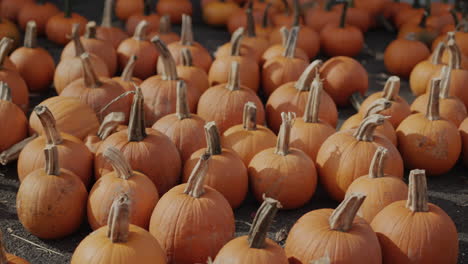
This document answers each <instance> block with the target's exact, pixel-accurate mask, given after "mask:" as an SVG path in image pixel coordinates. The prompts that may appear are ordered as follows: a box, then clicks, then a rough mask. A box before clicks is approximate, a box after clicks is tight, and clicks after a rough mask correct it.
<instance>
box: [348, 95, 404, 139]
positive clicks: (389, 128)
mask: <svg viewBox="0 0 468 264" xmlns="http://www.w3.org/2000/svg"><path fill="white" fill-rule="evenodd" d="M391 106H392V102H391V101H389V100H387V99H385V98H380V99H377V100H375V101H374V102H372V104H371V105H370V106H369V108H367V112H365V113H364V114H362V113H360V112H358V113H357V114H355V115H352V116H350V117H349V118H348V119H346V121H344V123H343V124H342V125H341V128H340V131H344V130H347V129H353V128H357V127H358V126H359V124H360V123H361V121H362V120H363V119H364V118H366V117H369V116H371V115H374V114H382V111H385V110H387V109H389V108H390V107H391ZM375 132H376V133H379V134H380V135H382V136H384V137H386V138H387V139H388V140H390V142H392V144H393V145H395V146H397V136H396V132H395V128H394V127H393V125H392V123H390V122H389V121H388V120H385V121H384V122H383V124H382V125H381V126H378V127H377V128H376V129H375Z"/></svg>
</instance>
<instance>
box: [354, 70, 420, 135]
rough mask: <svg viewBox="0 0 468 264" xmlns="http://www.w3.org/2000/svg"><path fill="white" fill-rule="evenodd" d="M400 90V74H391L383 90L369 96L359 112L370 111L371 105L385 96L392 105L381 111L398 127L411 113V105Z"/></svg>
mask: <svg viewBox="0 0 468 264" xmlns="http://www.w3.org/2000/svg"><path fill="white" fill-rule="evenodd" d="M399 92H400V78H399V77H398V76H390V77H389V78H388V79H387V82H386V83H385V86H384V88H383V91H382V92H376V93H373V94H371V95H370V96H368V97H367V98H366V99H365V100H364V101H363V102H362V104H361V108H360V109H359V113H366V112H368V111H369V107H370V106H371V105H372V104H373V102H374V101H376V100H378V99H379V98H385V99H387V100H389V101H390V102H391V103H392V105H391V106H390V108H388V109H385V110H382V111H381V112H380V113H381V114H382V115H386V116H388V119H387V120H388V121H389V122H390V123H391V124H392V126H393V127H394V128H395V129H396V128H397V127H398V125H399V124H400V123H401V121H403V120H404V119H405V118H406V117H407V116H409V115H410V114H411V110H410V106H409V104H408V102H406V100H405V99H404V98H403V97H401V96H399V95H398V93H399Z"/></svg>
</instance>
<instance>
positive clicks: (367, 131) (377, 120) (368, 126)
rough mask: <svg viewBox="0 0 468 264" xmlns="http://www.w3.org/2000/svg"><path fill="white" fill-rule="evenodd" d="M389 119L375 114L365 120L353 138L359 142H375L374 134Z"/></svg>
mask: <svg viewBox="0 0 468 264" xmlns="http://www.w3.org/2000/svg"><path fill="white" fill-rule="evenodd" d="M387 118H388V117H385V116H383V115H379V114H375V115H371V116H369V117H366V118H364V119H363V120H362V121H361V123H360V124H359V127H358V128H357V129H356V131H355V132H354V134H353V136H354V137H355V138H356V139H357V140H358V141H369V142H371V141H374V132H375V129H376V128H377V126H380V125H382V124H383V123H384V121H385V120H386V119H387Z"/></svg>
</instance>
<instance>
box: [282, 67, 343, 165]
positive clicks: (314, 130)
mask: <svg viewBox="0 0 468 264" xmlns="http://www.w3.org/2000/svg"><path fill="white" fill-rule="evenodd" d="M322 92H323V84H322V82H321V80H320V76H318V75H316V76H315V79H314V81H313V82H312V85H311V88H310V90H309V95H308V98H307V104H306V107H305V110H304V115H303V117H302V118H299V119H297V120H296V121H295V122H294V124H293V126H292V128H291V136H290V137H291V139H290V141H291V142H290V146H291V147H293V148H297V149H300V150H302V151H304V152H305V153H306V154H307V155H308V156H309V157H310V158H311V159H312V160H313V161H314V162H315V160H316V158H317V152H318V150H319V148H320V146H322V144H323V142H324V141H325V140H326V139H327V138H328V137H329V136H331V135H332V134H334V133H335V128H334V127H332V126H331V125H330V124H328V123H326V122H324V121H322V120H320V119H319V112H320V103H321V100H322Z"/></svg>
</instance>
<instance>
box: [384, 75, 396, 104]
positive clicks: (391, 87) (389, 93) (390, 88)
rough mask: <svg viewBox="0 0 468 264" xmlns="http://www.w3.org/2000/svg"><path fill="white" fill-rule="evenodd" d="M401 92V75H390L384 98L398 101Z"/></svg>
mask: <svg viewBox="0 0 468 264" xmlns="http://www.w3.org/2000/svg"><path fill="white" fill-rule="evenodd" d="M399 93H400V77H398V76H390V77H389V78H388V80H387V82H386V83H385V86H384V88H383V92H382V98H385V99H387V100H390V101H396V100H397V99H398V94H399Z"/></svg>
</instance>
